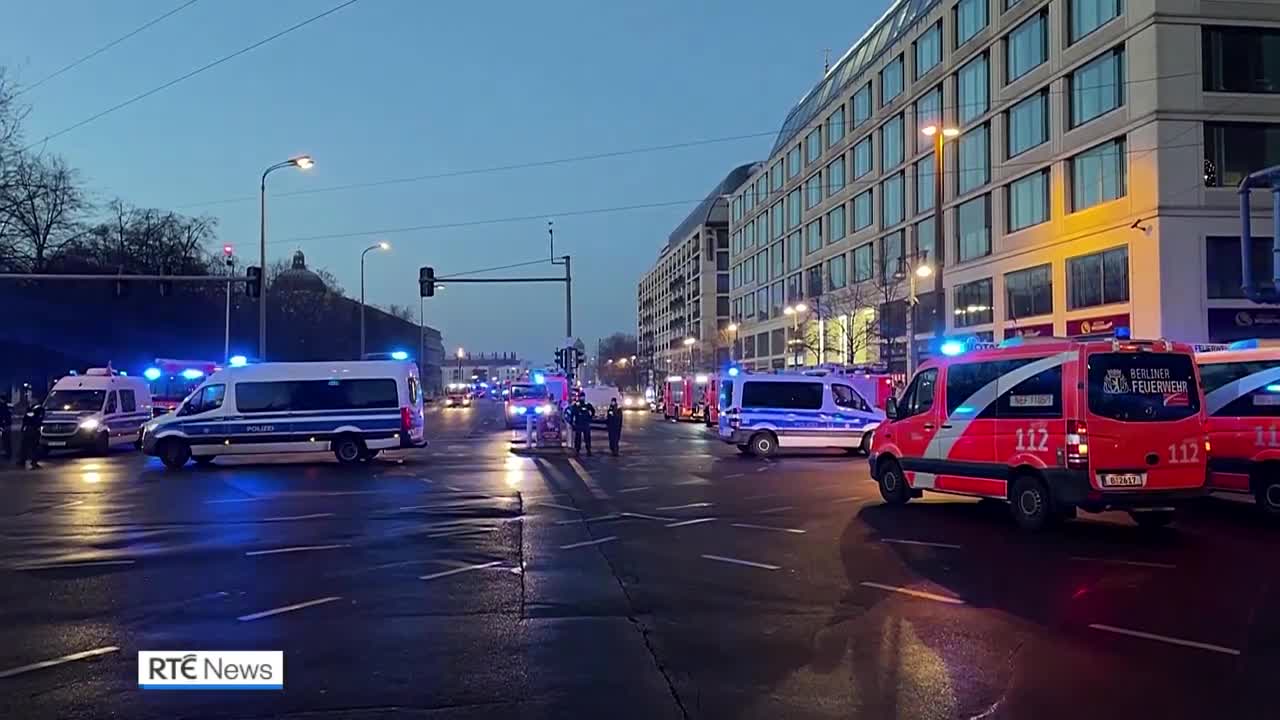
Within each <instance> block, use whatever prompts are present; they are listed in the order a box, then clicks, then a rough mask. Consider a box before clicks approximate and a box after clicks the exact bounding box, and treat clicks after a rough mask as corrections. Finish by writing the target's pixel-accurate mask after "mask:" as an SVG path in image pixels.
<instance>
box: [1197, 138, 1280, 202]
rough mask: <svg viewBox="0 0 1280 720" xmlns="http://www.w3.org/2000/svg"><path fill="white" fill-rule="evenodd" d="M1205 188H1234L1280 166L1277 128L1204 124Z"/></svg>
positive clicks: (1279, 144)
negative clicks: (1251, 176)
mask: <svg viewBox="0 0 1280 720" xmlns="http://www.w3.org/2000/svg"><path fill="white" fill-rule="evenodd" d="M1204 155H1205V157H1204V167H1205V176H1204V184H1205V185H1206V186H1208V187H1237V186H1239V185H1240V181H1241V180H1243V179H1244V178H1245V176H1246V175H1248V174H1249V173H1251V172H1253V171H1254V170H1261V169H1263V168H1268V167H1271V166H1273V165H1280V125H1264V124H1261V123H1205V126H1204Z"/></svg>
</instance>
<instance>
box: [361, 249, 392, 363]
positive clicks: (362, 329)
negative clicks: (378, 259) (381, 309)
mask: <svg viewBox="0 0 1280 720" xmlns="http://www.w3.org/2000/svg"><path fill="white" fill-rule="evenodd" d="M390 249H391V243H389V242H387V241H385V240H384V241H382V242H380V243H378V244H377V245H370V246H369V247H367V248H365V249H364V252H362V253H360V359H361V360H363V359H364V256H365V255H368V254H369V253H370V251H373V250H390Z"/></svg>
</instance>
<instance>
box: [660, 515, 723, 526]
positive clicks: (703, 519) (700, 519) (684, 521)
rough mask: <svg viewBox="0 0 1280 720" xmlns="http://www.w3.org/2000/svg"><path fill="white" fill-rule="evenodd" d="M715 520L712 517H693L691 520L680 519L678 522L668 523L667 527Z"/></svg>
mask: <svg viewBox="0 0 1280 720" xmlns="http://www.w3.org/2000/svg"><path fill="white" fill-rule="evenodd" d="M713 520H715V518H713V517H705V518H694V519H692V520H681V521H680V522H674V523H669V524H668V525H667V527H669V528H673V527H684V526H685V525H697V524H698V523H709V522H711V521H713Z"/></svg>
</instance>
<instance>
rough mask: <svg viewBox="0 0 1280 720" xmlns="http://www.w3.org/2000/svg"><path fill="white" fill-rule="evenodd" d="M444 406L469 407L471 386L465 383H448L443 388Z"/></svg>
mask: <svg viewBox="0 0 1280 720" xmlns="http://www.w3.org/2000/svg"><path fill="white" fill-rule="evenodd" d="M444 406H445V407H447V408H451V407H452V408H462V407H471V386H470V385H467V384H465V383H449V387H448V388H446V390H445V396H444Z"/></svg>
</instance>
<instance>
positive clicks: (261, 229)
mask: <svg viewBox="0 0 1280 720" xmlns="http://www.w3.org/2000/svg"><path fill="white" fill-rule="evenodd" d="M315 164H316V163H315V160H312V159H311V156H310V155H299V156H298V157H293V158H289V159H288V160H285V161H284V162H278V163H276V164H275V165H272V166H271V167H269V168H267V169H266V170H263V171H262V184H261V185H260V186H259V194H258V198H259V213H258V221H259V222H258V268H259V270H260V271H261V272H262V287H261V288H260V289H259V292H258V358H259V359H260V360H263V361H264V362H265V361H266V359H267V176H268V175H270V174H271V173H272V172H274V171H276V170H279V169H280V168H285V167H296V168H298V169H300V170H307V169H309V168H311V167H313V166H314V165H315Z"/></svg>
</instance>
